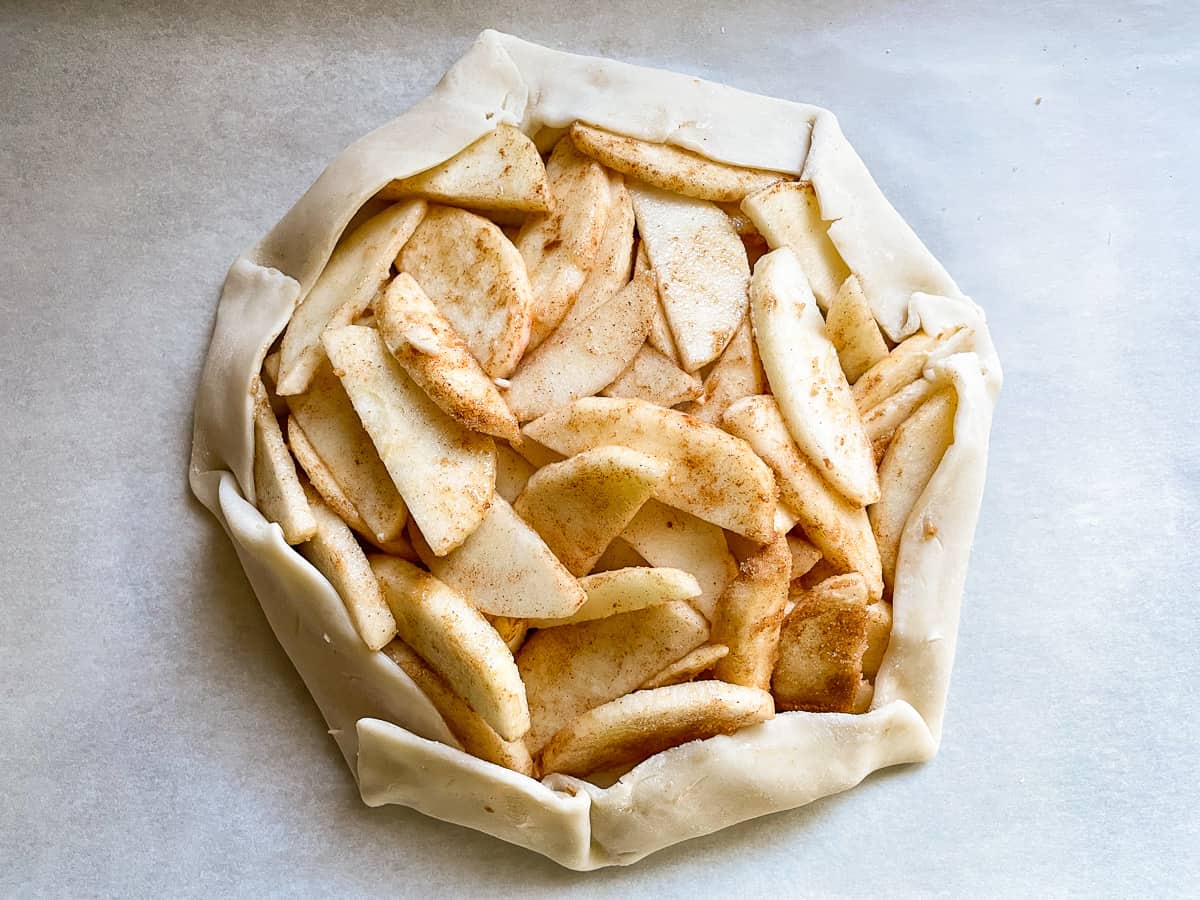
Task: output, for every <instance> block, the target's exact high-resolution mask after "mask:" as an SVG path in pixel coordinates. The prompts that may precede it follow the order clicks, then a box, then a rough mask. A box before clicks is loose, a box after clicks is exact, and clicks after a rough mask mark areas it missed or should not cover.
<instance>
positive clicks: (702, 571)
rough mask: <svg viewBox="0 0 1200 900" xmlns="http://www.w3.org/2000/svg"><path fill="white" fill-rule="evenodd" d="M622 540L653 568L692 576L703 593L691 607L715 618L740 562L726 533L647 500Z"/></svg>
mask: <svg viewBox="0 0 1200 900" xmlns="http://www.w3.org/2000/svg"><path fill="white" fill-rule="evenodd" d="M621 540H622V541H624V542H626V543H628V544H629V545H630V546H631V547H633V548H634V550H636V551H637V553H638V555H640V556H641V557H642V558H643V559H645V560H646V562H648V563H650V564H651V565H653V566H660V567H668V568H676V569H682V570H683V571H685V572H687V573H689V574H690V575H692V577H694V578H695V579H696V583H697V584H699V585H700V594H699V595H698V596H697V597H695V598H693V599H692V600H691V604H692V605H693V606H694V607H696V609H698V610H700V612H702V613H704V615H705V617H706V618H711V617H712V614H713V609H714V608H715V607H716V604H717V598H718V597H720V596H721V594H722V593H723V592H724V591H725V588H726V587H727V586H728V584H729V582H731V581H732V580H733V579H734V576H736V575H737V562H736V561H735V560H734V558H733V554H731V553H730V552H729V547H728V545H727V544H726V542H725V532H724V531H722V530H721V529H720V528H718V527H717V526H716V525H713V524H711V523H709V522H705V521H704V520H703V519H698V518H696V517H695V516H693V515H691V514H690V513H686V512H684V511H683V510H680V509H672V508H671V507H669V506H665V505H664V504H662V503H659V502H658V501H656V500H648V501H646V504H645V505H644V506H643V507H642V508H641V509H640V510H639V511H638V514H637V515H636V516H634V517H633V521H632V522H630V523H629V525H627V526H626V528H625V530H624V531H623V532H621Z"/></svg>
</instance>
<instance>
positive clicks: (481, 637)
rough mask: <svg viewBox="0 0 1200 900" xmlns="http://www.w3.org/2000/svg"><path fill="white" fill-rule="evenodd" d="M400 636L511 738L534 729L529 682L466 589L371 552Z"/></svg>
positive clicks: (484, 716) (487, 718)
mask: <svg viewBox="0 0 1200 900" xmlns="http://www.w3.org/2000/svg"><path fill="white" fill-rule="evenodd" d="M371 568H372V569H373V570H374V572H375V576H376V577H377V578H378V579H379V586H380V588H381V589H382V590H383V598H384V600H386V601H387V604H388V606H389V607H391V610H392V615H393V616H395V618H396V630H397V632H398V633H399V635H400V638H401V639H402V640H403V641H404V643H406V644H408V646H410V647H412V649H413V650H414V651H415V652H416V653H417V655H418V656H420V657H421V658H422V659H423V660H425V662H427V663H428V664H429V665H430V666H431V667H432V668H433V670H434V671H435V672H437V673H438V674H439V675H441V676H442V677H443V678H445V679H446V682H447V684H449V685H450V687H451V688H453V689H454V692H455V693H456V694H458V695H459V696H460V697H462V698H463V699H464V700H466V701H467V703H469V704H470V706H471V709H473V710H475V712H477V713H479V715H480V716H482V717H483V719H484V721H486V722H487V723H488V724H489V725H491V726H492V728H494V729H496V732H497V733H498V734H499V735H500V736H501V737H502V738H504V739H505V740H506V741H515V740H517V739H518V738H520V737H521V736H522V735H523V734H525V732H527V731H528V730H529V705H528V702H527V700H526V696H525V686H524V685H523V684H522V683H521V675H520V673H519V672H518V671H517V666H516V664H515V662H514V661H513V656H512V654H511V653H510V652H509V650H508V648H507V647H506V646H504V641H502V640H501V639H500V635H499V634H497V633H496V629H495V628H493V627H492V626H491V625H489V624H488V622H487V620H486V619H484V617H483V616H482V615H480V613H479V611H478V610H477V609H475V608H474V607H473V606H471V604H470V603H468V602H467V601H466V600H465V599H464V598H463V597H462V595H460V594H459V593H458V592H457V591H454V590H452V589H451V588H450V587H448V586H447V585H445V584H443V583H442V582H441V581H439V580H438V579H437V578H435V577H433V576H432V575H430V574H429V573H428V572H425V571H423V570H422V569H420V568H418V567H417V566H415V565H413V564H412V563H410V562H406V561H405V560H402V559H394V558H393V557H390V556H373V557H371Z"/></svg>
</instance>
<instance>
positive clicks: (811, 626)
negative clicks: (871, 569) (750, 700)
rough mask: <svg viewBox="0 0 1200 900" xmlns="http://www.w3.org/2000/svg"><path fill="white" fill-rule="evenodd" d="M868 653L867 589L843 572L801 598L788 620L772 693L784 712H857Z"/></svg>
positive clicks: (780, 645) (782, 635)
mask: <svg viewBox="0 0 1200 900" xmlns="http://www.w3.org/2000/svg"><path fill="white" fill-rule="evenodd" d="M866 651H867V588H866V585H865V584H864V583H863V580H862V578H861V577H860V576H859V575H857V574H850V575H838V576H836V577H834V578H830V579H828V580H826V581H823V582H821V583H820V584H818V585H817V586H816V587H814V588H813V589H812V590H809V591H805V592H803V593H801V594H800V595H798V596H797V597H796V607H795V609H793V610H792V612H791V614H790V615H789V616H788V617H787V619H786V620H785V621H784V623H783V631H782V633H781V634H780V638H779V661H778V662H777V663H776V664H775V673H774V675H773V676H772V679H771V693H772V694H774V695H775V704H776V706H777V707H778V708H779V709H780V710H806V711H809V712H841V713H848V712H852V711H853V710H854V708H855V706H856V701H857V700H858V697H859V691H860V687H861V685H862V681H863V677H862V674H863V665H862V659H863V654H864V653H866Z"/></svg>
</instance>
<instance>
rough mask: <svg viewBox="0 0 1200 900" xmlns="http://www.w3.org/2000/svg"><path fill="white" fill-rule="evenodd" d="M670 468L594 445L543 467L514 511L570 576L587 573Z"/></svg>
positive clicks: (631, 452) (642, 456)
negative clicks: (592, 447)
mask: <svg viewBox="0 0 1200 900" xmlns="http://www.w3.org/2000/svg"><path fill="white" fill-rule="evenodd" d="M667 468H668V467H667V464H666V463H664V462H660V461H659V460H657V459H655V458H654V457H652V456H647V455H646V454H644V453H639V452H638V451H636V450H630V449H629V448H628V447H596V448H595V449H592V450H586V451H584V452H583V453H579V454H577V455H575V456H572V457H570V458H569V459H565V460H563V461H562V462H560V463H554V464H552V465H549V466H546V467H545V468H542V469H539V470H538V471H537V472H536V473H535V474H534V475H533V477H532V478H530V479H529V483H528V484H527V485H526V487H525V490H524V492H523V493H522V494H521V496H520V497H518V498H517V501H516V503H514V504H513V509H514V510H515V511H516V513H517V515H519V516H520V517H521V518H522V519H524V520H525V521H526V522H527V523H529V525H530V526H531V527H532V528H533V530H534V531H536V532H537V533H538V534H540V535H541V536H542V539H543V540H544V541H545V542H546V544H547V546H549V547H550V549H551V550H552V551H554V555H555V556H557V557H558V558H559V560H561V561H562V564H563V565H564V566H566V567H567V570H568V571H569V572H570V573H571V574H572V575H576V576H579V575H586V574H587V573H588V572H590V571H591V570H592V566H594V565H595V564H596V560H598V559H599V558H600V555H601V554H602V553H604V548H605V547H607V546H608V545H609V544H610V543H611V542H612V540H613V538H615V537H617V536H618V535H619V534H620V533H621V531H622V530H623V529H624V528H625V526H626V525H628V524H629V521H630V520H631V519H632V518H633V517H634V516H635V515H636V514H637V511H638V510H639V509H641V507H642V504H643V503H645V502H646V501H647V500H648V499H650V495H651V494H653V493H654V489H655V487H656V486H657V485H658V483H659V482H660V481H662V480H663V478H665V477H666V474H667Z"/></svg>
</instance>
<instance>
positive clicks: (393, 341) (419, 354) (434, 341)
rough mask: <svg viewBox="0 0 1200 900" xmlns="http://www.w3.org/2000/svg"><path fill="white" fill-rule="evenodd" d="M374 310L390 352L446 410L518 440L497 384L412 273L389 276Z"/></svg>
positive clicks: (486, 431)
mask: <svg viewBox="0 0 1200 900" xmlns="http://www.w3.org/2000/svg"><path fill="white" fill-rule="evenodd" d="M375 315H376V316H377V318H378V320H379V333H380V334H381V335H382V336H383V341H384V343H385V344H387V347H388V349H389V350H390V351H392V356H394V357H396V359H397V360H398V361H399V362H400V365H402V366H403V367H404V371H405V372H407V373H408V375H409V377H410V378H411V379H412V380H413V381H415V382H416V383H417V384H418V385H420V387H421V389H422V390H424V391H425V393H426V394H428V395H429V398H430V399H431V400H432V401H433V402H434V403H436V404H437V405H438V406H439V407H441V409H442V411H443V412H445V413H446V414H447V415H449V416H450V417H451V418H453V419H455V420H457V421H458V422H459V423H461V424H462V425H463V426H464V427H466V428H469V429H470V430H471V431H482V432H483V433H484V434H491V435H495V436H496V437H501V438H504V439H505V440H510V441H511V440H520V437H521V426H520V425H519V424H518V423H517V419H516V417H515V416H514V415H513V414H512V413H511V412H509V409H508V406H507V405H506V404H505V402H504V398H503V397H501V396H500V391H499V389H498V388H497V387H496V385H495V383H494V382H493V381H492V379H490V378H488V376H487V375H486V374H485V373H484V371H483V369H482V368H481V367H480V365H479V363H478V361H476V359H475V357H474V356H472V355H471V351H470V350H469V349H468V348H467V345H466V342H465V341H463V339H462V338H461V337H460V336H459V335H458V332H456V331H455V330H454V326H453V325H451V324H450V321H449V320H448V319H447V318H446V317H445V316H443V315H442V314H441V313H440V312H439V311H438V308H437V307H436V306H435V305H434V303H433V301H432V300H430V299H429V297H428V296H427V295H426V293H425V292H424V291H423V290H421V286H420V285H419V284H417V282H416V281H415V280H414V279H413V278H412V276H411V275H409V274H408V273H407V272H401V273H400V274H399V275H397V276H396V277H395V278H393V279H392V280H391V282H390V283H389V284H388V286H387V287H386V288H384V289H383V291H382V292H381V293H380V295H379V297H378V298H376V300H375Z"/></svg>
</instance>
